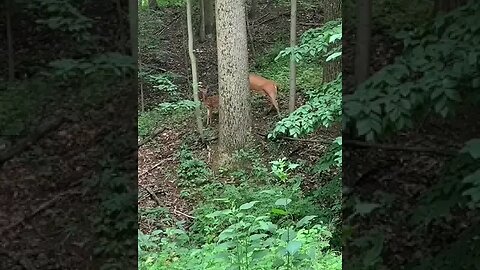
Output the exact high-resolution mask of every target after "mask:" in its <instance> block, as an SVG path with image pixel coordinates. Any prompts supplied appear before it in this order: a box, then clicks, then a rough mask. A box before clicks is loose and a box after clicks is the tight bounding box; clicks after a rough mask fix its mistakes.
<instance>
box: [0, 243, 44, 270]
mask: <svg viewBox="0 0 480 270" xmlns="http://www.w3.org/2000/svg"><path fill="white" fill-rule="evenodd" d="M0 254H3V255H5V256H7V257H9V258H10V259H12V260H14V261H16V262H17V263H18V264H20V265H21V266H22V267H23V268H24V269H27V270H35V269H36V268H35V267H33V264H32V263H31V262H30V261H29V260H28V259H27V258H25V257H20V256H18V257H17V256H16V255H14V254H13V252H11V251H8V250H6V249H5V248H0Z"/></svg>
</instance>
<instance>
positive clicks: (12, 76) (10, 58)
mask: <svg viewBox="0 0 480 270" xmlns="http://www.w3.org/2000/svg"><path fill="white" fill-rule="evenodd" d="M12 13H13V9H12V0H6V12H5V15H6V20H7V22H6V28H7V43H8V80H9V81H10V82H12V81H13V80H15V60H14V50H13V36H12Z"/></svg>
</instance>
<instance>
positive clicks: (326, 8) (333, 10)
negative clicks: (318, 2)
mask: <svg viewBox="0 0 480 270" xmlns="http://www.w3.org/2000/svg"><path fill="white" fill-rule="evenodd" d="M322 3H323V12H324V18H325V22H328V21H332V20H336V19H341V18H342V1H341V0H332V1H326V0H324V1H322ZM340 72H342V62H341V61H335V62H326V63H325V65H324V68H323V82H324V83H327V82H330V81H332V80H334V79H335V78H337V76H338V73H340Z"/></svg>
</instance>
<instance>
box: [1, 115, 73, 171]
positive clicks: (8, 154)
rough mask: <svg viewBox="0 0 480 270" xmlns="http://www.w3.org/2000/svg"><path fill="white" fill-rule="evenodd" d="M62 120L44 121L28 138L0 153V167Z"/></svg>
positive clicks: (58, 118)
mask: <svg viewBox="0 0 480 270" xmlns="http://www.w3.org/2000/svg"><path fill="white" fill-rule="evenodd" d="M64 120H65V118H63V117H57V118H53V119H51V120H50V121H46V122H45V123H44V124H43V125H40V126H39V127H38V128H37V130H36V131H33V132H32V133H31V134H30V135H29V136H27V137H26V138H23V139H21V140H19V142H18V143H16V144H15V145H13V146H11V147H10V149H7V150H6V151H4V152H3V153H0V166H2V165H3V164H4V163H5V162H6V161H8V160H10V159H11V158H13V157H14V156H16V155H18V154H20V153H22V152H23V151H25V150H27V149H28V148H29V147H30V146H31V145H32V144H34V143H36V142H37V141H38V140H40V139H41V138H42V137H43V136H44V135H45V134H46V133H48V132H49V131H51V130H54V129H56V128H57V127H58V126H60V125H61V124H62V123H63V121H64Z"/></svg>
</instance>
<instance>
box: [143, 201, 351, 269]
mask: <svg viewBox="0 0 480 270" xmlns="http://www.w3.org/2000/svg"><path fill="white" fill-rule="evenodd" d="M257 203H258V202H255V201H252V202H248V203H245V204H242V205H241V206H239V207H238V208H236V207H233V208H230V209H225V210H221V211H216V212H213V213H210V214H208V215H206V218H209V219H218V218H219V217H223V218H224V219H227V220H229V222H230V225H229V226H228V227H227V228H226V229H224V230H223V231H222V232H221V233H220V234H218V236H217V239H218V240H217V242H216V243H211V244H204V245H202V246H201V247H200V248H198V249H189V248H186V247H185V246H184V245H182V244H179V243H178V240H175V239H172V237H171V236H172V233H164V236H165V237H164V238H163V239H162V240H160V241H158V236H154V237H155V238H154V240H157V242H161V243H160V249H161V250H160V252H159V253H150V254H148V253H147V254H145V252H142V253H140V254H141V256H140V259H139V260H140V263H139V266H140V269H212V270H213V269H229V268H231V267H235V268H239V269H265V270H266V269H332V270H333V269H341V265H342V263H341V256H340V255H339V254H337V253H336V252H333V251H330V250H329V240H330V238H331V237H332V235H331V233H330V232H329V231H328V229H327V228H326V227H325V226H322V225H320V224H316V225H313V226H308V224H309V223H311V222H312V220H313V219H314V217H305V218H304V219H302V220H300V221H299V222H297V223H296V226H289V227H279V226H277V225H275V224H273V223H272V222H271V221H270V220H269V218H268V216H255V215H251V214H249V210H250V209H251V208H252V207H254V206H255V205H256V204H257ZM306 226H308V227H306ZM177 234H178V235H183V238H182V239H187V237H186V234H185V233H182V232H178V233H177ZM142 238H143V239H146V240H144V241H142V242H143V243H144V244H143V249H145V247H148V245H146V244H145V243H149V242H151V241H152V240H151V238H152V237H144V236H143V235H142ZM184 242H185V241H184ZM139 248H140V247H139Z"/></svg>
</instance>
